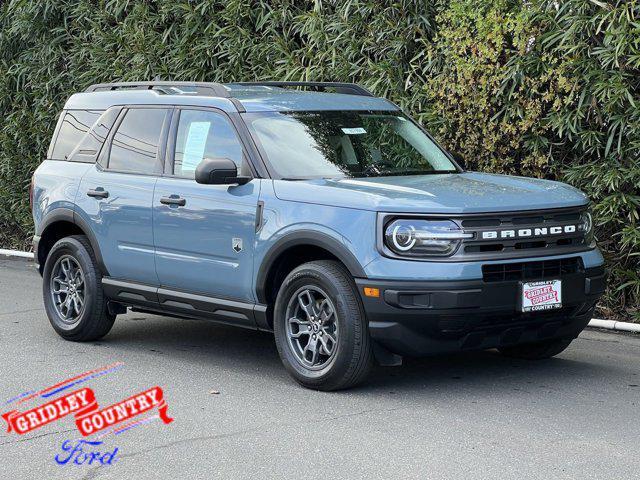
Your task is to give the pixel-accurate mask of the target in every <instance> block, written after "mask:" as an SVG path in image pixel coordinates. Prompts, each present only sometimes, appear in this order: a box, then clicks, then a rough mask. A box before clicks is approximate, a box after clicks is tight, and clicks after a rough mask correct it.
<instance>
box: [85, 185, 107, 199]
mask: <svg viewBox="0 0 640 480" xmlns="http://www.w3.org/2000/svg"><path fill="white" fill-rule="evenodd" d="M87 195H88V196H89V197H93V198H107V197H108V196H109V192H107V191H106V190H105V189H104V188H102V187H98V188H96V189H95V190H94V189H90V190H87Z"/></svg>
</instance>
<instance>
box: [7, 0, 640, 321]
mask: <svg viewBox="0 0 640 480" xmlns="http://www.w3.org/2000/svg"><path fill="white" fill-rule="evenodd" d="M156 76H159V77H161V78H163V79H175V80H210V81H214V80H216V81H235V80H256V79H258V80H260V79H279V80H344V81H348V80H350V81H356V82H359V83H362V84H364V85H366V86H367V87H368V88H370V89H372V90H374V91H375V92H376V93H377V94H378V95H384V96H387V97H389V98H391V99H392V100H394V101H395V102H396V103H398V104H399V105H400V106H402V107H403V108H404V109H405V110H407V111H408V112H409V113H411V114H413V115H415V116H416V117H417V118H419V119H420V121H421V122H422V123H423V124H425V125H426V126H427V128H429V129H430V130H431V131H432V132H433V133H434V134H435V135H436V136H437V137H438V138H439V139H440V141H441V142H442V143H443V144H444V145H445V146H446V147H447V148H449V149H450V150H451V151H453V152H456V153H458V154H461V155H463V156H464V157H465V158H466V159H467V164H468V168H472V169H473V168H476V169H480V170H488V171H495V172H505V173H515V174H524V175H533V176H539V177H545V178H553V179H560V180H562V181H566V182H568V183H571V184H572V185H575V186H576V187H578V188H581V189H582V190H584V191H586V192H587V193H588V194H589V195H590V196H591V198H592V199H593V201H594V211H595V213H596V219H597V236H598V240H599V242H600V245H601V247H602V249H603V251H604V253H605V256H606V259H607V264H608V267H609V269H610V271H611V275H612V276H611V282H610V288H609V290H608V293H607V296H606V297H605V299H604V300H603V302H602V304H601V308H602V313H603V314H605V315H608V316H614V315H617V316H620V317H624V318H636V319H640V313H639V308H640V273H639V263H638V262H639V261H640V232H639V229H638V223H639V221H640V219H639V211H640V191H639V190H640V160H639V155H640V154H639V152H640V108H639V102H640V98H639V92H640V84H639V82H640V6H639V5H638V3H637V1H636V0H631V1H622V0H618V1H609V2H605V1H596V0H591V1H587V0H564V1H540V0H536V1H533V2H522V1H521V0H519V1H515V0H514V1H509V0H493V1H489V0H450V1H445V0H439V1H431V2H414V1H408V0H397V1H395V2H386V1H385V2H379V1H373V0H370V1H366V0H345V1H340V2H338V1H335V0H334V1H324V2H323V1H321V0H316V1H315V2H295V1H293V0H275V1H270V2H267V1H251V2H250V1H247V0H245V1H241V0H228V1H204V0H192V1H187V0H180V1H170V0H162V1H155V2H150V1H135V2H134V1H128V0H108V1H107V0H102V1H99V2H95V1H88V0H80V1H77V0H76V1H72V0H50V1H47V2H30V1H26V0H9V1H5V2H3V3H2V4H1V5H0V118H1V120H0V245H2V246H3V247H4V246H9V247H16V248H25V247H27V246H28V244H29V240H30V236H31V234H32V232H31V229H32V225H31V219H30V213H29V208H28V201H27V197H28V195H27V191H28V183H29V179H30V175H31V172H32V171H33V170H34V169H35V167H36V166H37V164H38V163H39V162H40V160H41V159H42V158H44V155H45V152H46V148H47V145H48V142H49V138H50V135H51V133H52V130H53V127H54V125H55V121H56V116H57V113H58V112H59V110H60V108H61V107H62V105H63V104H64V101H65V100H66V98H67V97H68V96H69V95H70V94H71V93H73V92H75V91H79V90H82V89H84V88H86V86H88V85H89V84H91V83H96V82H104V81H109V80H140V79H151V78H154V77H156Z"/></svg>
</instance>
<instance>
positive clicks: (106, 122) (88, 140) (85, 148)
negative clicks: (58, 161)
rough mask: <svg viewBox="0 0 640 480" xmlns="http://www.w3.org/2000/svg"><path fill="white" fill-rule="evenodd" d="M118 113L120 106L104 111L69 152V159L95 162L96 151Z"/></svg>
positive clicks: (98, 149) (100, 146)
mask: <svg viewBox="0 0 640 480" xmlns="http://www.w3.org/2000/svg"><path fill="white" fill-rule="evenodd" d="M119 113H120V107H112V108H110V109H109V110H107V111H106V112H104V113H103V114H102V116H101V117H100V119H99V120H98V121H97V122H96V123H95V124H94V125H93V127H92V128H91V130H89V131H88V132H87V133H86V134H85V136H84V138H83V139H82V140H81V141H80V143H79V144H78V146H76V148H75V149H74V150H73V152H71V154H70V155H69V160H70V161H72V162H85V163H93V162H95V161H96V157H97V156H98V152H99V151H100V149H101V148H102V144H103V143H104V141H105V139H106V138H107V135H109V130H111V127H113V124H114V123H115V121H116V118H118V114H119Z"/></svg>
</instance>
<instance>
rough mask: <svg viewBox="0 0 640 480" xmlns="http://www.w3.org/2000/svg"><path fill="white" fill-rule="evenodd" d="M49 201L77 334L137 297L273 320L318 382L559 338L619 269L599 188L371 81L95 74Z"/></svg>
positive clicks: (69, 319) (38, 195)
mask: <svg viewBox="0 0 640 480" xmlns="http://www.w3.org/2000/svg"><path fill="white" fill-rule="evenodd" d="M292 87H293V88H292ZM31 201H32V211H33V216H34V220H35V229H36V235H35V237H34V251H35V255H36V258H37V261H38V263H39V269H40V273H41V274H42V276H43V294H44V304H45V308H46V312H47V315H48V317H49V320H50V322H51V325H52V326H53V328H54V329H55V331H56V332H57V333H58V334H59V335H61V336H62V337H63V338H65V339H67V340H73V341H88V340H95V339H97V338H100V337H102V336H104V335H106V334H107V333H108V332H109V330H110V329H111V327H112V325H113V323H114V320H115V318H116V316H117V315H118V314H121V313H125V312H126V311H127V308H130V309H132V310H135V311H144V312H153V313H160V314H166V315H170V316H174V317H182V318H201V319H210V320H213V321H217V322H222V323H226V324H230V325H237V326H241V327H245V328H250V329H259V330H265V331H273V332H274V334H275V341H276V345H277V349H278V352H279V355H280V357H281V359H282V362H283V364H284V366H285V367H286V369H287V370H288V371H289V373H290V374H291V375H292V376H293V377H294V378H295V379H296V380H297V381H298V382H300V383H301V384H302V385H304V386H307V387H310V388H315V389H323V390H334V389H340V388H346V387H349V386H352V385H354V384H356V383H358V382H360V381H362V380H363V379H364V378H365V376H366V374H367V372H368V371H369V369H370V367H371V365H372V363H373V361H374V359H377V360H378V362H379V363H381V364H383V365H394V364H398V363H400V362H401V360H402V356H403V355H410V356H423V355H432V354H438V353H443V352H452V351H459V350H480V349H490V348H497V349H498V350H499V351H500V352H502V353H503V354H505V355H509V356H516V357H521V358H528V359H537V358H546V357H550V356H553V355H556V354H558V353H560V352H561V351H563V350H564V349H565V348H566V347H567V346H568V345H569V343H570V342H571V341H572V339H574V338H575V337H576V336H577V335H578V334H579V333H580V331H581V330H582V329H583V328H584V327H585V325H586V324H587V323H588V321H589V319H590V318H591V315H592V312H593V309H594V306H595V304H596V301H597V300H598V298H599V297H600V295H601V294H602V292H603V290H604V286H605V273H604V270H603V258H602V255H601V254H600V252H599V251H598V249H597V248H596V246H595V243H594V239H593V233H592V220H591V215H590V213H589V209H588V204H589V201H588V199H587V197H586V196H585V195H584V194H583V193H581V192H580V191H578V190H576V189H575V188H572V187H570V186H568V185H565V184H562V183H558V182H553V181H546V180H539V179H533V178H522V177H513V176H504V175H490V174H484V173H477V172H469V171H465V170H463V169H462V168H461V167H460V166H459V165H458V164H457V163H456V162H455V161H454V160H453V158H452V157H451V155H450V154H448V153H447V152H446V151H445V150H444V149H443V148H441V147H440V146H438V144H437V143H436V142H435V141H434V140H433V138H431V136H430V135H429V134H428V133H427V132H425V131H424V130H423V129H422V128H421V127H420V126H419V125H418V124H417V123H416V122H414V121H413V120H411V118H409V117H408V116H406V115H405V114H403V113H402V111H401V110H400V109H399V108H398V107H397V106H396V105H394V104H393V103H391V102H389V101H387V100H385V99H383V98H376V97H375V96H373V95H372V94H371V93H370V92H368V91H367V90H365V89H364V88H362V87H359V86H358V85H354V84H347V83H320V82H311V83H309V82H307V83H303V82H263V83H253V84H248V83H235V84H219V83H189V82H141V83H130V82H129V83H111V84H99V85H93V86H91V87H89V88H88V90H87V91H86V92H83V93H77V94H75V95H72V96H71V97H70V98H69V100H68V101H67V103H66V105H65V106H64V109H63V111H62V113H61V115H60V118H59V121H58V124H57V126H56V129H55V132H54V134H53V139H52V141H51V146H50V148H49V151H48V154H47V159H46V160H45V161H43V162H42V164H41V165H40V166H39V167H38V169H37V170H36V172H35V174H34V176H33V182H32V191H31Z"/></svg>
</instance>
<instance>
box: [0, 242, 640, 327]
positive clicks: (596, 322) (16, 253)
mask: <svg viewBox="0 0 640 480" xmlns="http://www.w3.org/2000/svg"><path fill="white" fill-rule="evenodd" d="M0 255H4V256H8V257H20V258H26V259H27V260H33V253H31V252H22V251H20V250H5V249H3V248H0ZM589 327H591V328H604V329H605V330H616V331H619V332H634V333H640V323H628V322H616V321H615V320H601V319H599V318H593V319H591V321H590V322H589Z"/></svg>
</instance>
